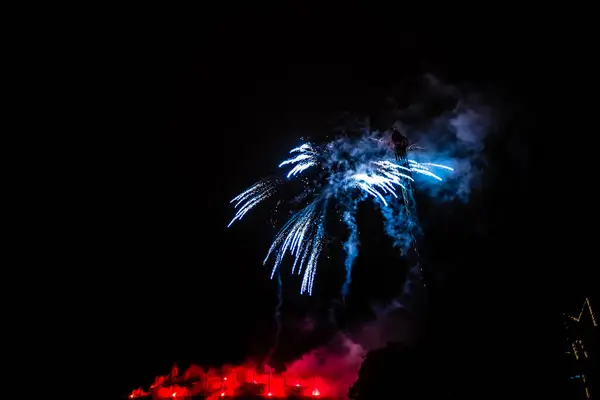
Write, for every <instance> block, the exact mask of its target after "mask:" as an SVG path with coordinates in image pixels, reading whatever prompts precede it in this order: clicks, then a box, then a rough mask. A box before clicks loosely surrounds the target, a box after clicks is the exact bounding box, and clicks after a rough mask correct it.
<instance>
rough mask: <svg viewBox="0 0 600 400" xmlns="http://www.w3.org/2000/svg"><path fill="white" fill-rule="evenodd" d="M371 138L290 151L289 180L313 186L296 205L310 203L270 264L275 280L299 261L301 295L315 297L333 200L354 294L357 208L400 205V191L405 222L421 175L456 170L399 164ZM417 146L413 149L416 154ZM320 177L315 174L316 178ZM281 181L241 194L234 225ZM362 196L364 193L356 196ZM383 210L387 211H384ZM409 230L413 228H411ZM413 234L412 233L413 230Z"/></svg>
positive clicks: (283, 235) (287, 228)
mask: <svg viewBox="0 0 600 400" xmlns="http://www.w3.org/2000/svg"><path fill="white" fill-rule="evenodd" d="M370 139H373V137H372V135H365V136H364V137H363V138H361V139H358V140H350V139H348V138H340V139H336V140H334V141H332V142H330V143H327V144H325V145H321V146H316V145H314V144H311V143H305V144H303V145H301V146H299V147H296V148H294V149H292V150H291V151H290V154H291V155H292V156H291V157H290V158H289V159H287V160H285V161H283V162H282V163H281V164H279V167H285V166H291V169H290V170H289V171H288V172H287V174H286V177H287V178H288V179H294V178H296V177H297V176H301V175H304V176H308V175H307V174H309V173H310V174H312V175H311V177H310V179H308V182H309V184H308V185H307V187H306V188H305V190H304V191H303V192H302V193H301V194H300V196H299V197H296V198H295V204H304V206H302V207H300V208H299V209H298V210H296V212H295V213H294V214H293V215H292V217H291V218H290V219H289V220H288V221H287V222H286V223H285V224H284V225H283V227H282V228H281V229H280V230H279V232H278V233H277V235H276V236H275V239H274V240H273V243H272V244H271V247H270V248H269V251H268V252H267V256H266V257H265V260H264V263H265V264H266V263H267V262H268V261H269V259H271V258H273V259H274V262H273V268H272V271H271V278H273V277H274V276H275V272H276V271H277V269H278V268H279V267H280V266H281V263H282V261H283V259H284V257H285V255H286V254H288V253H289V254H290V255H291V256H292V257H293V259H294V262H293V265H292V274H293V273H297V274H299V275H300V274H302V275H303V277H302V285H301V288H300V293H308V294H312V290H313V284H314V278H315V274H316V270H317V262H318V259H319V255H320V253H321V250H322V247H323V239H324V237H325V216H326V210H327V205H328V203H329V202H330V201H334V202H336V203H337V204H338V206H340V207H339V209H340V210H342V213H343V220H344V221H345V222H346V225H347V227H348V228H349V229H350V235H349V238H348V241H347V242H346V243H345V245H344V248H345V249H346V262H345V267H346V283H345V284H344V287H343V289H342V293H343V294H344V295H345V294H347V292H348V290H349V289H348V287H349V283H350V280H351V272H352V265H353V262H354V259H355V258H356V256H357V254H358V247H357V242H358V228H357V225H356V210H357V204H358V203H359V202H361V201H363V200H365V199H367V198H369V197H371V198H373V199H374V201H376V202H380V203H381V205H382V206H383V207H384V208H387V207H389V206H390V202H392V201H394V202H400V200H399V196H398V194H399V193H398V192H399V191H400V192H401V194H402V198H403V200H402V202H403V203H402V204H404V206H405V207H406V208H407V210H406V212H405V213H402V215H403V218H411V215H412V214H413V213H414V210H411V209H409V208H410V207H412V206H409V204H408V203H409V202H408V201H407V199H409V198H412V183H413V182H415V178H416V177H417V176H419V175H420V176H423V177H426V178H428V179H434V180H436V181H442V180H443V178H442V177H441V176H440V175H439V174H441V173H442V172H439V171H440V170H441V171H453V169H452V168H451V167H449V166H446V165H442V164H435V163H430V162H423V163H421V162H418V161H417V160H414V159H402V160H400V161H394V157H393V152H392V150H391V149H390V148H389V146H388V145H387V144H386V143H385V141H382V140H379V139H377V140H370ZM413 148H416V147H414V146H413V147H410V146H409V148H408V151H409V152H410V151H411V150H412V149H413ZM313 175H314V176H313ZM279 183H281V181H280V180H278V179H276V178H270V179H265V180H262V181H260V182H258V183H256V184H254V185H253V186H251V187H250V188H249V189H247V190H246V191H244V192H243V193H241V194H240V195H238V196H236V197H235V198H234V199H233V200H232V201H231V202H232V203H235V208H236V209H237V213H236V215H235V217H234V218H233V219H232V221H231V222H230V223H229V225H228V226H231V224H233V223H234V222H235V221H236V220H237V221H239V220H241V219H242V218H243V217H244V215H245V214H246V213H247V212H248V211H250V210H251V209H252V208H253V207H255V206H256V205H258V204H259V203H261V202H263V201H264V200H266V199H267V198H269V197H271V196H273V195H274V194H275V193H276V191H277V186H278V185H279ZM355 193H358V194H359V195H354V194H355ZM382 212H383V210H382ZM415 224H416V223H415V221H405V223H404V224H403V226H406V227H410V226H413V225H415ZM407 229H409V228H407ZM409 234H410V232H409Z"/></svg>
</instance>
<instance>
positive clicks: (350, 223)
mask: <svg viewBox="0 0 600 400" xmlns="http://www.w3.org/2000/svg"><path fill="white" fill-rule="evenodd" d="M344 222H345V223H346V226H347V227H348V230H349V235H348V239H347V240H346V242H345V243H344V250H345V251H346V260H345V261H344V266H345V267H346V280H345V281H344V285H343V286H342V298H345V297H346V295H348V292H349V291H350V283H351V282H352V265H354V260H355V259H356V257H358V245H359V241H358V226H357V225H356V206H354V207H353V208H352V210H350V211H344Z"/></svg>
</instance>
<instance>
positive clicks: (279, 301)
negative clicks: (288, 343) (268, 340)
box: [263, 270, 283, 365]
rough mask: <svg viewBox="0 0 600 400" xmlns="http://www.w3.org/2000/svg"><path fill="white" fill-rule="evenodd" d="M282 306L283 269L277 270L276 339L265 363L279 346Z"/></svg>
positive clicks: (267, 362) (265, 362) (267, 363)
mask: <svg viewBox="0 0 600 400" xmlns="http://www.w3.org/2000/svg"><path fill="white" fill-rule="evenodd" d="M281 306H283V282H282V281H281V270H279V271H277V306H276V307H275V323H276V324H277V329H276V331H275V341H274V343H273V346H272V347H271V348H270V349H269V352H268V353H267V356H266V357H265V361H264V362H263V364H264V365H269V361H271V356H273V353H275V351H276V350H277V347H279V337H280V336H281Z"/></svg>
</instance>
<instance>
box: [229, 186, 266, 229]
mask: <svg viewBox="0 0 600 400" xmlns="http://www.w3.org/2000/svg"><path fill="white" fill-rule="evenodd" d="M275 192H276V182H274V181H272V180H270V179H263V180H262V181H260V182H258V183H256V184H254V185H252V186H251V187H250V188H248V189H247V190H245V191H244V192H242V193H241V194H240V195H238V196H236V197H234V198H233V199H232V200H231V201H230V203H234V202H235V206H234V207H235V208H238V206H240V205H242V207H241V208H240V209H239V210H238V211H237V213H236V214H235V216H234V217H233V219H232V220H231V222H229V225H227V227H228V228H229V227H230V226H231V225H232V224H233V223H234V222H235V221H236V220H238V221H240V220H241V219H242V218H243V217H244V215H245V214H246V213H247V212H248V211H250V210H251V209H252V208H253V207H254V206H256V205H257V204H259V203H260V202H262V201H264V200H265V199H267V198H269V197H271V196H272V195H273V194H274V193H275Z"/></svg>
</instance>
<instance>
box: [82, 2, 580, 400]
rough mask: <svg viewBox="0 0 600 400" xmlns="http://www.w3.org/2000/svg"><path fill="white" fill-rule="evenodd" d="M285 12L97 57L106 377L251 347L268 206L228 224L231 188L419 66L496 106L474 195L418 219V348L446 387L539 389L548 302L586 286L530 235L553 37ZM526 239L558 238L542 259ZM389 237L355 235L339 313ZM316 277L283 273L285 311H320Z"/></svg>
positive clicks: (370, 281)
mask: <svg viewBox="0 0 600 400" xmlns="http://www.w3.org/2000/svg"><path fill="white" fill-rule="evenodd" d="M290 15H291V14H290ZM290 15H288V17H285V18H284V17H281V16H280V17H278V18H275V19H274V20H272V19H266V18H265V17H261V18H259V17H258V16H249V15H243V13H241V12H240V13H239V14H236V15H230V16H228V17H217V16H215V17H214V18H212V19H211V20H210V21H208V18H207V17H203V19H202V20H199V21H198V22H197V23H196V24H188V25H187V28H188V29H182V27H181V26H179V27H174V28H173V29H171V28H169V29H167V28H166V26H165V27H161V26H159V25H160V24H159V25H152V24H149V25H150V26H146V24H143V26H144V29H141V28H140V29H133V28H132V32H129V34H128V35H126V36H124V37H123V39H122V41H121V43H120V44H119V46H118V47H115V49H114V50H115V51H114V53H113V54H112V56H111V58H109V60H108V61H107V60H104V61H103V62H105V63H107V65H109V66H110V67H111V74H114V75H115V77H116V79H115V82H118V84H117V85H115V87H117V88H118V89H117V90H116V91H115V93H113V94H112V96H109V97H108V98H107V101H109V102H110V101H113V102H114V104H117V105H118V107H117V108H118V114H119V117H118V118H117V120H116V121H115V123H114V126H113V127H112V129H111V130H112V131H113V133H111V134H110V135H107V136H106V138H109V137H110V139H107V140H109V143H108V145H109V147H111V150H112V152H111V153H110V157H108V158H107V160H106V161H107V163H108V165H107V168H106V181H105V182H104V183H105V184H106V185H105V186H106V187H107V188H108V190H107V191H104V192H103V193H99V194H98V195H99V196H100V197H101V198H102V199H103V200H102V205H103V207H102V209H101V210H100V211H99V215H100V216H101V220H102V221H101V226H102V228H100V229H98V230H97V231H96V234H95V237H97V238H98V239H97V242H98V243H99V244H100V246H99V248H100V251H99V252H98V255H97V257H96V259H97V260H98V262H99V264H100V265H102V267H101V268H102V271H103V273H102V276H103V277H102V278H101V281H102V282H103V289H102V290H101V291H100V292H102V293H99V294H98V296H99V297H98V299H97V300H96V301H95V302H94V305H93V311H94V312H93V315H94V325H95V326H96V328H95V329H96V330H97V331H98V332H99V334H100V333H101V334H102V335H103V340H102V343H103V344H102V345H101V346H100V348H99V349H97V350H99V352H100V353H102V355H103V357H102V360H105V359H106V360H107V361H106V369H107V371H106V373H107V374H109V375H110V376H112V377H115V380H114V382H115V385H114V391H112V392H113V393H117V394H119V395H121V394H122V393H125V392H128V391H130V390H131V389H134V388H136V387H138V386H140V385H144V387H147V385H148V384H149V383H151V381H152V380H153V378H154V376H155V375H157V374H165V373H167V372H168V371H169V368H170V366H171V364H172V363H173V362H175V361H177V362H179V363H180V365H182V366H184V367H185V365H186V364H187V363H190V362H197V363H212V364H215V365H219V364H221V363H224V362H236V361H243V360H244V359H246V358H247V357H249V356H254V355H256V353H258V354H260V353H261V352H262V353H263V354H264V352H265V351H266V349H268V347H269V345H270V344H271V340H272V335H273V331H274V323H273V310H274V306H275V302H276V298H275V286H274V284H273V282H271V281H269V280H268V270H267V269H266V268H263V267H262V259H263V257H264V254H265V252H266V250H267V248H268V245H269V243H270V239H271V237H272V235H273V233H274V232H273V230H272V228H271V227H270V226H269V224H268V223H267V218H268V216H269V214H268V213H267V212H266V210H263V211H258V212H256V213H255V214H253V215H250V216H249V217H248V218H247V219H245V220H244V221H243V222H242V223H240V224H237V225H235V226H234V227H232V228H229V229H227V228H226V225H227V223H228V222H229V220H230V219H231V216H232V208H231V206H230V204H229V200H230V199H231V198H232V197H233V196H235V195H236V194H237V193H239V192H240V191H241V190H243V189H245V188H246V187H247V186H249V185H250V184H252V183H253V182H254V181H255V180H257V179H259V178H262V177H264V176H267V175H269V174H271V173H272V172H275V171H276V167H277V164H278V163H279V162H280V161H281V160H282V158H283V157H285V155H286V153H287V151H288V150H289V149H290V148H291V147H293V146H294V145H296V144H297V143H298V141H299V138H300V137H302V136H307V135H312V134H313V133H312V132H322V131H323V130H324V129H326V127H327V126H330V125H328V124H330V122H331V120H332V119H333V118H335V117H337V116H339V115H340V114H341V113H343V112H350V113H352V114H361V113H363V114H364V113H367V114H375V113H378V112H379V111H380V110H382V109H383V107H384V105H385V99H386V97H387V96H389V95H391V94H394V93H395V92H398V91H402V90H403V88H407V87H410V84H411V82H414V81H415V80H417V79H418V78H419V77H421V76H422V75H423V74H424V73H427V72H429V73H433V74H435V75H436V76H439V77H440V79H442V80H443V81H445V82H448V83H451V84H459V85H468V86H469V87H471V88H472V89H473V90H475V91H477V90H481V91H487V92H492V93H495V94H497V95H498V96H497V98H499V99H501V100H499V104H500V105H502V107H503V108H505V109H506V112H507V113H508V115H510V118H509V121H508V122H506V127H505V131H506V133H503V134H502V135H500V136H499V137H497V138H495V139H494V141H493V142H492V143H490V145H489V147H488V148H487V149H486V158H487V159H488V161H489V167H488V172H487V174H488V175H486V177H487V179H486V183H485V185H484V187H483V189H482V190H481V192H480V193H478V194H477V196H476V198H475V200H474V201H473V202H472V203H470V204H467V205H448V206H440V207H442V208H441V209H439V208H438V209H436V208H435V207H433V205H427V204H425V205H424V208H426V209H427V210H430V208H429V207H431V214H432V215H433V217H432V218H431V223H430V224H429V225H430V230H429V231H428V233H426V235H427V237H428V239H429V242H428V243H429V244H428V245H427V246H428V252H429V255H428V259H429V261H430V262H431V263H433V264H435V265H436V267H435V268H436V269H437V270H438V271H441V272H440V275H439V276H440V278H439V282H438V285H437V286H436V288H435V293H432V294H431V304H432V306H431V307H432V308H431V310H430V312H429V314H428V315H427V321H428V326H429V327H430V330H429V333H428V335H429V336H430V337H431V339H430V340H431V347H432V348H433V349H435V351H436V352H439V354H440V365H442V366H443V367H444V368H448V371H449V372H448V380H447V382H459V383H453V385H455V386H454V387H460V388H461V389H460V390H464V388H465V387H466V386H467V384H466V383H465V382H468V381H470V380H472V381H473V383H472V384H473V385H474V386H473V387H478V388H480V387H484V386H487V387H490V386H488V385H493V386H492V387H497V386H495V385H499V386H502V387H503V389H502V391H504V390H506V391H507V392H510V390H511V389H514V388H516V387H521V386H522V385H525V387H526V389H523V390H525V391H527V392H535V391H536V390H542V387H546V383H547V382H551V380H552V379H551V377H552V376H553V374H556V373H557V372H556V371H557V368H558V367H556V368H554V367H551V366H550V365H552V366H556V365H557V364H556V359H555V358H554V356H553V355H551V353H552V352H553V351H557V349H559V348H560V346H561V345H562V342H561V343H557V342H558V341H559V340H560V318H559V317H558V315H559V313H560V307H561V304H562V299H566V298H571V297H575V298H577V296H580V295H582V293H585V291H586V290H587V289H586V288H585V287H583V286H579V281H580V279H579V277H580V276H581V275H580V274H581V273H582V272H584V271H585V270H586V267H585V266H584V265H582V264H583V263H579V262H572V263H571V266H570V267H569V268H568V269H567V270H566V271H565V273H564V274H563V273H559V272H557V269H560V268H562V267H559V266H555V265H554V263H559V264H560V263H563V261H561V260H567V259H569V260H570V261H573V260H574V259H575V257H572V256H566V255H564V251H562V250H559V248H561V246H562V245H563V243H562V242H561V238H559V237H558V236H560V235H561V234H559V233H558V232H557V233H556V235H553V234H551V233H548V232H546V234H545V235H538V234H537V233H536V232H537V230H538V227H539V226H540V223H543V221H544V217H538V215H539V213H540V210H539V209H536V207H535V205H536V204H538V203H537V201H538V197H537V196H535V195H534V187H537V185H545V184H546V183H550V182H549V181H548V180H545V181H543V182H537V181H535V180H534V178H533V176H534V172H533V170H534V167H533V164H534V162H533V156H534V148H535V146H536V144H537V143H538V140H539V139H538V138H540V137H547V135H549V134H550V133H549V131H548V130H547V127H546V126H545V124H544V123H543V122H542V120H544V119H546V118H550V116H551V114H552V113H549V112H548V111H549V110H548V109H547V106H548V104H549V103H550V104H552V103H553V101H552V100H549V98H548V95H549V94H550V93H552V92H554V91H558V90H566V88H569V87H571V84H570V83H568V82H565V81H564V79H567V78H565V77H564V76H563V78H561V79H562V80H561V79H559V78H556V77H558V76H561V75H554V77H555V78H552V79H556V80H554V81H553V84H552V89H549V88H548V84H549V83H548V82H549V80H548V79H550V78H547V76H546V75H552V73H550V72H549V71H546V72H547V74H546V75H544V74H543V71H544V68H543V67H544V66H546V65H548V64H549V63H550V61H551V60H553V59H554V55H555V53H554V52H551V51H549V50H550V48H549V47H544V43H545V42H544V38H542V37H515V38H507V37H503V36H501V35H499V34H498V35H495V36H494V35H484V34H482V35H474V34H473V33H470V34H463V35H461V34H439V35H433V34H428V35H426V34H421V33H403V32H398V31H396V30H395V25H394V24H393V23H392V22H391V21H390V23H385V22H381V23H379V22H376V21H377V20H376V19H373V18H370V19H369V20H370V21H371V22H370V23H367V24H365V23H362V22H363V21H362V20H361V17H356V18H354V19H347V20H346V19H343V18H338V23H336V24H330V23H329V22H328V21H329V19H327V18H323V19H322V20H320V21H318V22H315V23H314V24H306V23H298V22H296V23H292V22H293V21H292V20H293V18H291V17H290ZM340 20H342V21H344V22H343V23H341V22H340ZM291 21H292V22H291ZM305 22H306V21H305ZM301 27H303V28H304V29H300V28H301ZM309 27H310V28H311V29H307V28H309ZM145 28H148V29H145ZM163 28H164V29H163ZM375 28H377V29H375ZM554 49H556V48H554ZM569 77H570V78H569V79H575V78H573V77H574V75H569ZM113 96H114V97H113ZM555 196H556V197H555V198H554V199H553V200H552V201H553V202H556V203H558V202H560V196H559V195H558V193H557V194H556V195H555ZM556 203H555V205H553V206H549V207H551V208H552V207H554V208H556V207H559V205H558V204H556ZM444 207H446V208H444ZM556 211H557V210H556V209H554V211H553V212H554V213H555V212H556ZM534 214H535V215H536V216H534ZM365 229H367V230H369V229H372V230H373V231H375V229H376V228H373V227H367V228H365ZM533 238H538V239H535V240H534V239H533ZM375 241H376V240H375ZM532 241H533V242H534V243H532ZM366 246H367V247H368V245H366ZM372 246H375V244H373V245H372ZM540 246H542V247H544V246H545V247H550V248H551V247H554V246H556V251H557V252H558V253H560V254H557V255H556V256H555V255H552V256H548V255H547V250H546V252H545V253H543V254H545V255H544V256H542V255H540V254H541V253H540V252H539V250H538V249H539V248H540ZM333 247H335V246H333ZM392 253H393V251H391V252H390V251H389V250H388V251H377V248H375V247H372V248H371V250H369V251H367V252H366V254H367V255H363V257H361V259H359V262H358V265H357V269H356V277H357V278H356V279H355V281H358V283H356V286H355V287H353V292H352V294H351V296H350V299H349V302H348V310H347V311H346V313H342V314H343V315H341V316H340V318H341V319H343V320H347V321H349V322H348V323H349V324H352V323H359V322H360V321H361V320H363V319H368V318H369V309H370V307H369V305H370V304H371V301H372V300H373V299H376V298H377V297H385V295H386V293H387V292H389V291H391V290H393V285H392V284H391V283H390V281H393V279H392V278H393V277H394V276H395V275H394V274H397V275H398V276H399V277H400V278H402V277H403V276H404V275H403V273H400V274H398V271H394V268H390V267H389V266H387V265H391V264H392V263H395V262H397V260H395V259H394V257H395V256H394V255H393V254H392ZM367 258H368V260H367ZM367 265H376V266H381V267H377V268H379V269H376V270H377V271H380V272H376V273H375V272H373V269H369V268H367ZM342 268H343V266H342V265H339V269H340V270H341V269H342ZM373 268H375V267H373ZM542 272H543V273H542ZM319 278H320V276H319V275H318V278H317V280H318V279H319ZM323 279H330V281H329V283H323V285H322V287H323V289H321V291H322V293H319V295H317V296H314V297H313V298H310V299H307V298H305V297H300V296H297V295H296V292H297V288H298V286H297V285H298V282H290V285H289V287H288V288H287V289H286V303H285V306H284V313H287V315H288V316H289V317H288V318H289V319H290V321H292V322H293V321H299V320H302V318H304V317H306V316H311V317H313V318H314V319H315V320H316V321H321V320H323V321H324V320H325V319H326V318H325V317H324V316H325V315H327V310H328V308H329V307H330V306H331V304H332V303H331V301H332V299H333V297H334V296H335V295H336V293H335V291H336V290H337V289H333V290H331V289H330V288H328V285H329V286H332V287H334V288H335V287H336V285H337V284H339V279H340V277H339V276H336V274H335V273H325V272H323ZM336 279H337V280H338V281H336ZM332 282H333V283H332ZM558 283H561V285H560V286H559V285H557V284H558ZM318 285H319V283H317V286H318ZM319 290H320V289H317V292H318V291H319ZM576 302H577V301H576ZM96 316H97V317H96ZM329 333H330V332H329V331H328V330H327V329H326V328H324V329H323V333H322V334H323V337H324V338H325V337H326V336H327V334H329ZM307 340H308V341H309V342H310V343H312V342H311V341H313V342H314V343H315V344H319V340H321V339H320V338H319V337H311V338H309V339H307ZM323 340H325V339H323ZM290 346H291V345H290ZM288 351H289V352H290V354H291V353H293V352H294V350H288ZM297 351H300V350H297ZM549 354H550V355H549ZM90 358H94V357H92V356H90ZM102 362H104V361H102ZM457 363H458V364H461V365H462V367H461V368H460V371H459V372H457V371H456V366H455V364H457ZM551 363H554V364H551ZM447 382H446V383H447ZM111 386H112V385H111ZM111 390H112V388H111Z"/></svg>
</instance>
